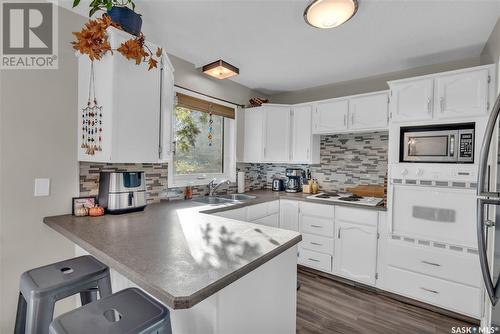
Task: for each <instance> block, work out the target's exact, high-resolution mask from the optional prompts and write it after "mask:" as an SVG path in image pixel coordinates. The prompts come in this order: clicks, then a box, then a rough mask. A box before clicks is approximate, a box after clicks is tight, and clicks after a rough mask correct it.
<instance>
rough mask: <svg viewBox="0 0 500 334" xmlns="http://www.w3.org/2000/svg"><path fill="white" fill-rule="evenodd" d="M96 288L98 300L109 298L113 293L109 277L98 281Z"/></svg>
mask: <svg viewBox="0 0 500 334" xmlns="http://www.w3.org/2000/svg"><path fill="white" fill-rule="evenodd" d="M97 287H98V288H99V298H103V297H107V296H111V294H112V293H113V292H112V291H111V279H110V277H109V275H108V276H106V277H103V278H101V279H100V280H98V281H97Z"/></svg>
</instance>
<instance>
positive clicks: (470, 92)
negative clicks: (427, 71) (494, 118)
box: [436, 69, 490, 119]
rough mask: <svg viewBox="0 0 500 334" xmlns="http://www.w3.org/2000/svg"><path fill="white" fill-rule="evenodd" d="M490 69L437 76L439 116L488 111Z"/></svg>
mask: <svg viewBox="0 0 500 334" xmlns="http://www.w3.org/2000/svg"><path fill="white" fill-rule="evenodd" d="M489 75H490V74H489V71H488V69H481V70H477V71H470V72H465V73H458V74H449V75H443V76H439V77H437V78H436V92H437V110H438V113H437V117H438V118H442V119H444V118H457V117H463V116H472V115H484V114H486V113H487V111H488V109H489V108H488V83H489V82H488V81H490V80H489Z"/></svg>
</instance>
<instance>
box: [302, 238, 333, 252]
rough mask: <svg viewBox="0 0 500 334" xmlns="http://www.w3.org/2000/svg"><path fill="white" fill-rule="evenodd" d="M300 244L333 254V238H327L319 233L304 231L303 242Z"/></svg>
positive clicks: (313, 249)
mask: <svg viewBox="0 0 500 334" xmlns="http://www.w3.org/2000/svg"><path fill="white" fill-rule="evenodd" d="M300 245H301V246H302V248H306V249H308V250H312V251H316V252H321V253H326V254H330V255H333V239H332V238H325V237H320V236H318V235H312V234H307V233H303V234H302V242H301V243H300Z"/></svg>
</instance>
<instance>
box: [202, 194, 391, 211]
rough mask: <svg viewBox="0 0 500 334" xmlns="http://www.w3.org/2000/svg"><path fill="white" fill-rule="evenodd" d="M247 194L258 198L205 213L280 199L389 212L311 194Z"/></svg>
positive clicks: (384, 208)
mask: <svg viewBox="0 0 500 334" xmlns="http://www.w3.org/2000/svg"><path fill="white" fill-rule="evenodd" d="M245 194H247V195H254V196H256V198H254V199H250V200H246V201H244V202H242V203H238V204H232V205H225V206H220V207H217V208H215V209H213V210H208V211H205V212H207V213H214V212H220V211H226V210H231V209H236V208H238V207H245V206H249V205H254V204H258V203H264V202H269V201H273V200H279V199H290V200H296V201H304V202H310V203H318V204H325V205H335V206H347V207H351V208H359V209H365V210H374V211H387V208H386V207H384V206H382V205H379V206H368V205H362V204H356V202H339V201H337V202H332V201H325V200H320V199H310V198H307V197H308V196H311V194H305V193H302V192H299V193H287V192H284V191H279V192H278V191H271V190H254V191H250V192H246V193H245Z"/></svg>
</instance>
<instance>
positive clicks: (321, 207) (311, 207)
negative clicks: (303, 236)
mask: <svg viewBox="0 0 500 334" xmlns="http://www.w3.org/2000/svg"><path fill="white" fill-rule="evenodd" d="M300 213H302V214H305V215H311V216H317V217H322V218H327V219H331V220H332V221H333V217H334V213H335V207H334V206H333V205H326V204H316V203H306V202H301V203H300Z"/></svg>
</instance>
